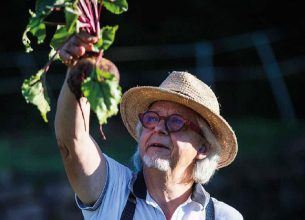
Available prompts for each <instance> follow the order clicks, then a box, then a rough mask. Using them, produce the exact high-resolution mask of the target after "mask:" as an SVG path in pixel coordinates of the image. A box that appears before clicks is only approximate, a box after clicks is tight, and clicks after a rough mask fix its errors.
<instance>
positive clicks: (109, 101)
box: [81, 68, 122, 124]
mask: <svg viewBox="0 0 305 220" xmlns="http://www.w3.org/2000/svg"><path fill="white" fill-rule="evenodd" d="M81 89H82V92H83V94H84V96H85V97H87V99H88V101H89V103H90V106H91V109H92V110H93V111H94V112H95V114H96V115H97V118H98V121H99V123H100V124H105V123H107V118H109V117H111V116H113V115H116V114H117V113H118V104H119V103H120V101H121V95H122V92H121V88H120V86H119V82H118V80H117V79H116V78H115V77H114V75H113V74H111V73H108V72H104V71H102V70H100V69H98V68H97V69H95V70H93V72H92V73H91V76H90V77H87V78H86V79H85V81H84V82H83V84H82V87H81Z"/></svg>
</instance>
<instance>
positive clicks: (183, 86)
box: [120, 71, 237, 168]
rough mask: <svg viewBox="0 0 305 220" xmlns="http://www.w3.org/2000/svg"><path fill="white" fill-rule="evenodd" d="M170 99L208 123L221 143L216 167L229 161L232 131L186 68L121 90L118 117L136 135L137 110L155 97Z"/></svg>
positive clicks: (205, 89)
mask: <svg viewBox="0 0 305 220" xmlns="http://www.w3.org/2000/svg"><path fill="white" fill-rule="evenodd" d="M161 100H165V101H172V102H176V103H179V104H182V105H184V106H187V107H188V108H190V109H192V110H194V111H195V112H197V113H198V114H199V115H200V116H201V117H202V118H204V119H205V120H206V121H207V122H208V123H209V125H210V128H211V130H212V132H213V133H214V135H215V136H216V138H217V139H218V141H219V143H220V145H221V155H220V161H219V164H218V168H221V167H224V166H227V165H229V164H230V163H231V162H232V161H233V160H234V158H235V156H236V153H237V141H236V136H235V134H234V131H233V130H232V128H231V127H230V125H229V124H228V123H227V122H226V120H225V119H224V118H223V117H221V115H220V114H219V103H218V101H217V98H216V96H215V94H214V92H213V91H212V90H211V89H210V87H208V86H207V85H206V84H205V83H203V82H202V81H201V80H199V79H198V78H196V77H195V76H194V75H192V74H190V73H187V72H176V71H174V72H172V73H171V74H170V75H169V76H168V77H167V78H166V79H165V80H164V81H163V82H162V83H161V85H160V86H159V87H153V86H139V87H134V88H131V89H130V90H128V91H127V92H125V93H124V95H123V97H122V102H121V105H120V108H121V110H120V111H121V117H122V120H123V122H124V124H125V126H126V128H127V129H128V131H129V133H130V134H131V135H132V137H133V138H135V139H136V132H135V128H136V124H137V122H138V114H139V113H141V112H144V111H146V110H147V109H148V107H149V105H150V104H151V103H153V102H155V101H161Z"/></svg>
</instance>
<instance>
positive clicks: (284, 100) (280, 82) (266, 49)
mask: <svg viewBox="0 0 305 220" xmlns="http://www.w3.org/2000/svg"><path fill="white" fill-rule="evenodd" d="M252 39H253V42H254V45H255V47H256V50H257V53H258V55H259V57H260V59H261V61H262V63H263V68H264V70H265V71H266V73H267V77H268V80H269V83H270V85H271V89H272V92H273V95H274V97H275V100H276V103H277V107H278V109H279V111H280V114H281V117H282V119H283V120H285V121H288V122H292V123H294V122H296V116H295V112H294V108H293V105H292V102H291V99H290V96H289V93H288V89H287V87H286V84H285V82H284V79H283V78H282V74H281V70H280V67H279V65H278V63H277V61H276V58H275V55H274V53H273V50H272V48H271V46H270V41H269V39H268V37H267V36H266V34H265V33H262V32H259V33H254V34H253V35H252Z"/></svg>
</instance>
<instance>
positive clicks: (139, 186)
mask: <svg viewBox="0 0 305 220" xmlns="http://www.w3.org/2000/svg"><path fill="white" fill-rule="evenodd" d="M130 190H131V191H132V192H133V194H134V195H135V196H136V197H138V198H140V199H143V200H145V199H146V195H147V187H146V184H145V180H144V176H143V171H140V172H138V174H137V175H134V178H133V179H132V181H131V185H130ZM209 199H210V194H209V193H208V192H207V191H205V189H204V188H203V186H202V185H201V184H199V183H195V184H194V185H193V187H192V195H191V200H192V201H194V202H197V203H199V204H201V205H202V206H203V207H205V206H206V205H207V203H208V201H209Z"/></svg>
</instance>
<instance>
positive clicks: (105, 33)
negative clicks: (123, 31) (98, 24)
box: [94, 25, 119, 50]
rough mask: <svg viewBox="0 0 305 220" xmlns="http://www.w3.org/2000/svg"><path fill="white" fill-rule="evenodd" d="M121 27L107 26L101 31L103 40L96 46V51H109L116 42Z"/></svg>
mask: <svg viewBox="0 0 305 220" xmlns="http://www.w3.org/2000/svg"><path fill="white" fill-rule="evenodd" d="M118 28H119V26H118V25H116V26H113V27H111V26H105V27H103V28H102V29H101V31H100V36H101V38H100V39H99V41H98V42H97V43H96V44H95V45H94V47H95V50H107V49H108V48H109V47H110V46H111V45H112V43H113V42H114V38H115V33H116V31H117V30H118Z"/></svg>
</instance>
